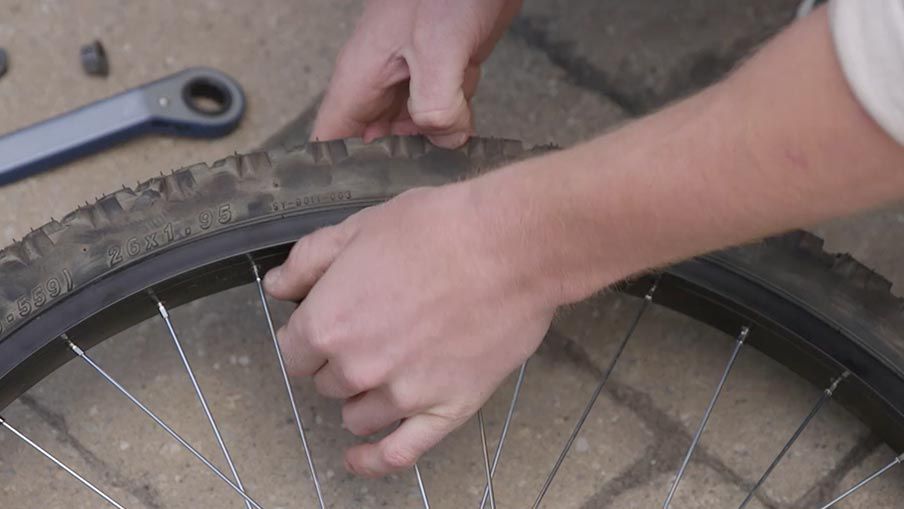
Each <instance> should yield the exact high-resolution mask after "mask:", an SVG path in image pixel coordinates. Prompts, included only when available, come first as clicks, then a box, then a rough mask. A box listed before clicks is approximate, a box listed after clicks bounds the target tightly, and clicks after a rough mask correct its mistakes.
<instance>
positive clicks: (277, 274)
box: [264, 265, 283, 289]
mask: <svg viewBox="0 0 904 509" xmlns="http://www.w3.org/2000/svg"><path fill="white" fill-rule="evenodd" d="M282 271H283V268H282V265H278V266H276V267H273V268H272V269H270V270H268V271H267V274H266V275H265V276H264V286H265V287H267V289H270V288H272V287H273V285H275V284H278V283H277V281H278V280H279V279H280V278H281V277H282Z"/></svg>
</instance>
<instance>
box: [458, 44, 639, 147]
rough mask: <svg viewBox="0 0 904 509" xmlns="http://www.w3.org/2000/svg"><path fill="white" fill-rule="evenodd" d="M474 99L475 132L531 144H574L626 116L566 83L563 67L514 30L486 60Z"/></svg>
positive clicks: (613, 107) (611, 105) (598, 96)
mask: <svg viewBox="0 0 904 509" xmlns="http://www.w3.org/2000/svg"><path fill="white" fill-rule="evenodd" d="M473 104H474V110H475V113H476V118H477V122H476V130H477V133H478V134H479V135H481V136H493V137H502V138H513V139H519V140H522V141H524V142H526V143H528V144H531V145H539V144H556V145H560V146H570V145H574V144H575V143H577V142H579V141H583V140H586V139H588V138H591V137H593V136H594V135H596V134H599V133H601V132H602V131H604V130H605V129H607V128H610V127H611V126H613V125H615V124H618V123H619V122H621V121H622V120H623V119H624V114H623V113H622V111H621V109H620V108H618V107H617V106H615V105H614V104H613V103H612V102H611V101H609V100H607V99H605V98H603V97H601V96H600V95H599V94H596V93H593V92H590V91H587V90H583V89H581V88H578V87H575V86H574V85H572V84H570V83H569V82H568V78H567V76H566V73H565V71H563V70H562V69H561V68H559V67H557V66H555V65H553V64H552V63H551V62H550V61H549V59H548V58H547V57H546V56H545V55H544V54H542V53H540V52H537V51H535V50H532V49H531V48H530V47H528V45H527V44H526V43H525V42H524V41H522V40H520V39H519V38H517V37H514V36H512V35H508V36H506V37H504V38H503V39H502V40H501V41H500V43H499V45H498V46H497V47H496V50H495V51H494V52H493V55H492V56H491V57H490V59H489V60H488V61H487V63H486V64H485V66H484V69H483V76H482V79H481V82H480V85H479V90H478V94H477V96H476V98H475V99H474V102H473Z"/></svg>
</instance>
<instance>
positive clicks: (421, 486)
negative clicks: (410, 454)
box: [414, 463, 430, 509]
mask: <svg viewBox="0 0 904 509" xmlns="http://www.w3.org/2000/svg"><path fill="white" fill-rule="evenodd" d="M414 476H415V477H416V478H417V487H418V489H419V490H420V491H421V501H423V502H424V509H430V500H429V499H428V498H427V490H426V488H424V478H423V477H421V469H420V468H418V466H417V463H415V464H414Z"/></svg>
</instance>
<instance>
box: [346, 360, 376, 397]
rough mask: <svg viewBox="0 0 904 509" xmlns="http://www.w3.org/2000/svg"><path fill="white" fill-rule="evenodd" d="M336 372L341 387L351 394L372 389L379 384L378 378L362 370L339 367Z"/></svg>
mask: <svg viewBox="0 0 904 509" xmlns="http://www.w3.org/2000/svg"><path fill="white" fill-rule="evenodd" d="M337 371H338V375H339V378H340V382H341V383H342V385H344V386H345V388H347V389H348V390H349V392H351V393H353V394H359V393H362V392H364V391H366V390H369V389H372V388H374V387H376V386H377V385H378V384H379V382H380V380H379V377H378V376H376V375H375V374H374V373H372V372H369V371H367V370H364V369H355V368H352V367H349V366H341V367H340V368H339V369H338V370H337Z"/></svg>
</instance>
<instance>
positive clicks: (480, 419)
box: [477, 410, 496, 509]
mask: <svg viewBox="0 0 904 509" xmlns="http://www.w3.org/2000/svg"><path fill="white" fill-rule="evenodd" d="M477 424H478V426H479V427H480V445H481V446H482V447H483V466H484V470H485V471H486V474H487V491H489V494H490V495H489V496H490V509H496V495H495V494H494V493H493V472H492V471H491V470H490V455H489V453H488V452H487V431H486V427H485V426H484V423H483V410H478V411H477Z"/></svg>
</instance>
